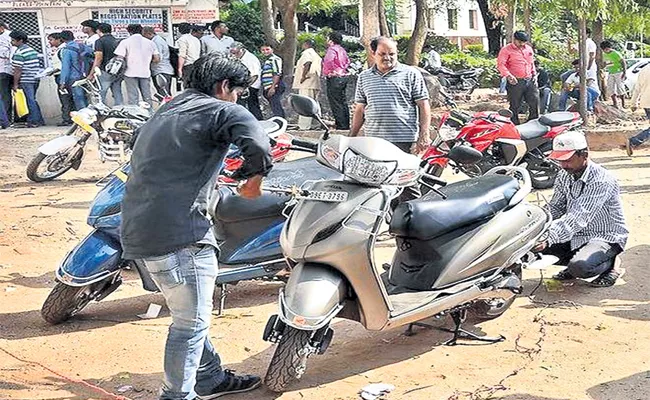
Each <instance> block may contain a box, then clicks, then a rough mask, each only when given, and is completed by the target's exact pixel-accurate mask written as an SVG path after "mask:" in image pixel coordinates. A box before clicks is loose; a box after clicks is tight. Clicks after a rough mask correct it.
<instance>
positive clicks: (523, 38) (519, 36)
mask: <svg viewBox="0 0 650 400" xmlns="http://www.w3.org/2000/svg"><path fill="white" fill-rule="evenodd" d="M513 37H514V38H515V39H516V40H519V41H522V42H528V41H529V40H530V38H529V37H528V34H527V33H526V32H524V31H517V32H515V34H514V35H513Z"/></svg>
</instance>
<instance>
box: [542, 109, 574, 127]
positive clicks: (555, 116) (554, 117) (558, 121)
mask: <svg viewBox="0 0 650 400" xmlns="http://www.w3.org/2000/svg"><path fill="white" fill-rule="evenodd" d="M575 118H576V116H575V113H572V112H569V111H558V112H552V113H549V114H545V115H542V116H541V117H540V118H539V122H540V123H542V124H543V125H546V126H550V127H556V126H561V125H566V124H568V123H569V122H571V121H573V120H574V119H575Z"/></svg>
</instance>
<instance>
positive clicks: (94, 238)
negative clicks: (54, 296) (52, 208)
mask: <svg viewBox="0 0 650 400" xmlns="http://www.w3.org/2000/svg"><path fill="white" fill-rule="evenodd" d="M121 263H122V247H121V246H120V243H119V240H116V239H115V238H113V237H112V236H110V235H108V234H107V233H105V232H102V231H99V230H94V231H92V232H91V233H90V234H88V236H86V237H85V238H84V240H82V241H81V242H80V243H79V244H78V245H77V246H76V247H75V248H74V249H72V251H70V252H69V253H68V254H67V255H66V256H65V258H64V259H63V262H61V265H60V266H59V268H58V269H57V271H56V277H57V279H58V280H60V281H61V282H63V283H65V284H66V285H69V286H87V285H90V284H92V283H95V282H99V281H101V280H104V279H106V278H108V277H111V276H113V275H115V274H117V273H118V272H119V270H120V266H121Z"/></svg>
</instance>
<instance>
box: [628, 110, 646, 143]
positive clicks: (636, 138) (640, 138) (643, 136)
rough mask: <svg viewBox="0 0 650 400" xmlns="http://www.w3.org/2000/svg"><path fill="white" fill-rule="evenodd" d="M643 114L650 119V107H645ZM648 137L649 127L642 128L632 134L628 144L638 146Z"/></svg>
mask: <svg viewBox="0 0 650 400" xmlns="http://www.w3.org/2000/svg"><path fill="white" fill-rule="evenodd" d="M645 115H646V117H648V119H649V120H650V108H646V109H645ZM648 139H650V128H648V129H644V130H642V131H641V132H639V133H637V134H636V135H634V136H632V137H631V138H630V145H631V146H632V147H639V146H641V145H642V144H643V142H645V141H646V140H648Z"/></svg>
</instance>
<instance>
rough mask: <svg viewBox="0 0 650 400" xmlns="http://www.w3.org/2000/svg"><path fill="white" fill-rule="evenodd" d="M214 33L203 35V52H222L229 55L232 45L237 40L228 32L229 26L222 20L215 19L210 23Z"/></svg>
mask: <svg viewBox="0 0 650 400" xmlns="http://www.w3.org/2000/svg"><path fill="white" fill-rule="evenodd" d="M210 30H211V31H212V35H208V36H203V37H202V38H201V54H208V53H222V54H224V55H228V53H229V52H230V47H231V46H232V44H233V43H234V42H235V40H234V39H233V38H231V37H230V36H226V33H228V27H227V26H226V24H225V23H224V22H222V21H219V20H217V21H214V22H213V23H211V24H210Z"/></svg>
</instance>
